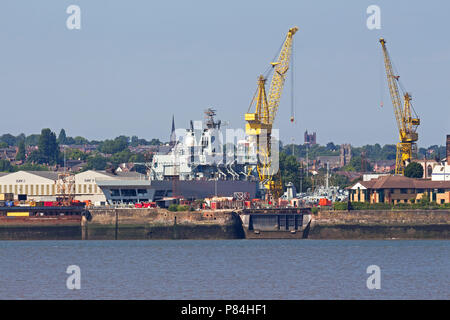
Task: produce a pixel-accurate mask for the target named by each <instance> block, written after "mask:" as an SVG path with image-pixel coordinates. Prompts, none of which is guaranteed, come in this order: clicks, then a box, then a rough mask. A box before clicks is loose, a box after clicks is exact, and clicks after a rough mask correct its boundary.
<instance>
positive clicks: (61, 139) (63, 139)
mask: <svg viewBox="0 0 450 320" xmlns="http://www.w3.org/2000/svg"><path fill="white" fill-rule="evenodd" d="M66 140H67V136H66V130H64V129H61V131H60V132H59V136H58V143H59V144H66Z"/></svg>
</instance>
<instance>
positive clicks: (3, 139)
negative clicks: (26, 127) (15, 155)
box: [0, 133, 16, 146]
mask: <svg viewBox="0 0 450 320" xmlns="http://www.w3.org/2000/svg"><path fill="white" fill-rule="evenodd" d="M0 141H1V142H5V143H7V144H8V146H14V145H15V144H16V137H14V136H13V135H12V134H9V133H7V134H4V135H2V136H1V137H0Z"/></svg>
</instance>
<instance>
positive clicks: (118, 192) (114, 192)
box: [111, 189, 120, 197]
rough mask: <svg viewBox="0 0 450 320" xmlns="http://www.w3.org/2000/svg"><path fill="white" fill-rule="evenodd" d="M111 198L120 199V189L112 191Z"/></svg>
mask: <svg viewBox="0 0 450 320" xmlns="http://www.w3.org/2000/svg"><path fill="white" fill-rule="evenodd" d="M111 197H120V191H119V189H111Z"/></svg>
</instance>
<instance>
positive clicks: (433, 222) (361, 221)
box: [308, 210, 450, 239]
mask: <svg viewBox="0 0 450 320" xmlns="http://www.w3.org/2000/svg"><path fill="white" fill-rule="evenodd" d="M308 238H310V239H450V210H427V211H424V210H355V211H353V210H352V211H319V212H318V213H317V214H315V215H314V216H313V220H312V222H311V228H310V231H309V235H308Z"/></svg>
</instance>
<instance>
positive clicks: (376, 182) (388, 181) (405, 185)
mask: <svg viewBox="0 0 450 320" xmlns="http://www.w3.org/2000/svg"><path fill="white" fill-rule="evenodd" d="M359 183H360V184H361V185H363V186H364V187H365V188H367V189H450V181H432V180H427V179H413V178H408V177H404V176H398V175H389V176H382V177H379V178H378V179H372V180H369V181H359Z"/></svg>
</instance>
